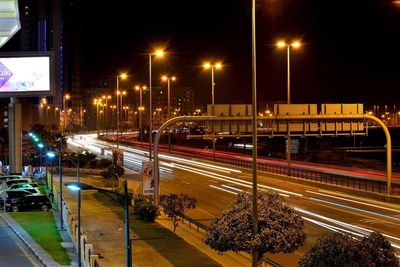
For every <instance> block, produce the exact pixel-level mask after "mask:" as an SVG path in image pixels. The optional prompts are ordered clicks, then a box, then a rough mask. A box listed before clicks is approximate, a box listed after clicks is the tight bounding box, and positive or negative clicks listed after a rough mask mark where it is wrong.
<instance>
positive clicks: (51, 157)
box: [46, 150, 56, 193]
mask: <svg viewBox="0 0 400 267" xmlns="http://www.w3.org/2000/svg"><path fill="white" fill-rule="evenodd" d="M46 155H47V157H48V158H49V159H50V190H51V192H52V193H53V192H54V190H53V189H54V188H53V159H54V158H55V156H56V153H54V151H51V150H50V151H48V152H47V153H46Z"/></svg>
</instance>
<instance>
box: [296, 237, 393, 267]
mask: <svg viewBox="0 0 400 267" xmlns="http://www.w3.org/2000/svg"><path fill="white" fill-rule="evenodd" d="M299 266H301V267H314V266H315V267H316V266H349V267H350V266H351V267H353V266H354V267H363V266H374V267H397V266H399V260H398V259H397V257H396V254H395V252H394V250H393V247H392V246H391V244H390V242H389V241H388V240H387V239H386V238H385V237H384V236H382V235H381V234H380V233H377V232H373V233H371V234H370V235H369V236H366V237H364V238H363V239H362V240H356V239H354V238H352V237H351V236H349V235H344V234H341V233H333V234H330V235H328V236H325V237H321V238H320V239H318V240H317V242H316V244H315V245H314V246H312V247H311V248H310V249H309V250H308V251H307V252H306V253H305V254H304V255H303V257H302V258H301V259H300V262H299Z"/></svg>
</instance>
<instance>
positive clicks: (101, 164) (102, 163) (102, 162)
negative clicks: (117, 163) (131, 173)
mask: <svg viewBox="0 0 400 267" xmlns="http://www.w3.org/2000/svg"><path fill="white" fill-rule="evenodd" d="M111 164H112V161H111V160H109V159H104V158H102V159H100V162H99V167H100V168H107V167H110V166H111Z"/></svg>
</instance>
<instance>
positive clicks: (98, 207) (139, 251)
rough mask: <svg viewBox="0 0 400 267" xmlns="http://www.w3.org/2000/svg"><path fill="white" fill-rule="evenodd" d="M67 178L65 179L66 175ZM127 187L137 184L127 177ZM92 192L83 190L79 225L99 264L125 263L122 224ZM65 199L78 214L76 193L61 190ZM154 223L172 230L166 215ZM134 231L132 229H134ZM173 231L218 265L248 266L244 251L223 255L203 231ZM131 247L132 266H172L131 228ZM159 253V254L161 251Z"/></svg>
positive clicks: (185, 228)
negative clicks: (98, 259)
mask: <svg viewBox="0 0 400 267" xmlns="http://www.w3.org/2000/svg"><path fill="white" fill-rule="evenodd" d="M66 180H68V178H66ZM82 182H84V183H88V184H92V185H94V186H98V187H101V181H99V180H98V179H93V178H92V179H86V178H83V179H82ZM128 186H129V189H131V190H135V189H136V190H137V189H138V185H137V183H135V181H132V180H129V183H128ZM95 193H96V192H95V191H82V192H81V198H82V202H81V203H82V206H81V228H82V231H83V234H84V235H87V237H88V240H89V242H90V243H92V244H93V248H94V250H95V251H96V253H99V254H100V255H101V256H102V257H104V258H102V259H100V261H99V264H100V266H107V267H108V266H125V242H124V240H125V239H124V238H125V236H124V224H123V220H122V219H121V218H119V217H118V216H117V215H116V214H115V213H114V212H113V211H112V210H111V209H110V208H108V207H106V206H105V204H103V203H102V202H100V201H98V200H97V199H96V198H95V197H94V194H95ZM63 196H64V200H65V202H67V203H68V206H69V207H70V209H71V211H72V213H73V214H75V215H76V214H77V208H76V207H77V205H76V199H77V198H76V193H75V192H71V191H69V190H64V192H63ZM156 222H157V223H158V224H159V225H161V226H163V227H165V228H167V229H171V226H172V225H171V221H169V220H168V219H166V218H165V217H163V216H161V217H159V218H158V219H157V220H156ZM133 230H134V229H133ZM176 234H177V235H178V236H179V237H181V238H182V239H184V240H185V241H186V242H187V243H188V244H190V245H192V246H193V247H195V248H196V249H197V250H198V251H200V252H202V253H203V254H205V255H207V256H208V257H210V258H211V259H213V260H214V261H215V262H216V263H218V264H220V265H221V266H229V267H235V266H251V260H250V258H249V257H248V255H246V254H244V253H243V254H236V253H226V254H224V256H221V255H218V253H217V252H215V251H214V250H212V249H211V248H209V247H208V246H207V245H205V244H204V243H203V241H202V238H203V236H204V233H203V232H197V231H196V229H193V228H190V227H189V226H188V225H186V224H182V223H180V224H179V227H178V228H177V231H176ZM131 239H132V248H133V254H132V259H133V266H140V267H142V266H152V267H153V266H154V267H157V266H160V267H161V266H174V265H173V263H171V262H170V261H169V260H168V259H167V258H166V257H168V256H166V253H162V251H160V250H158V251H157V249H156V248H155V247H153V246H151V245H149V243H150V244H151V242H146V240H140V239H139V240H138V238H137V236H136V235H134V233H133V231H132V230H131ZM160 252H161V253H160ZM179 266H198V265H196V262H187V264H184V265H179Z"/></svg>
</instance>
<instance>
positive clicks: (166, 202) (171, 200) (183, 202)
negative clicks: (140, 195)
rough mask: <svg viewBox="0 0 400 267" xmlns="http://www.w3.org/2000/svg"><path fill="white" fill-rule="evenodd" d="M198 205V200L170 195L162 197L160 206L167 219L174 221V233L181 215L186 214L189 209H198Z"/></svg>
mask: <svg viewBox="0 0 400 267" xmlns="http://www.w3.org/2000/svg"><path fill="white" fill-rule="evenodd" d="M196 203H197V200H196V199H195V198H194V197H189V196H188V195H186V194H185V195H184V194H180V195H176V194H170V195H162V196H160V206H161V207H162V209H163V211H164V212H165V214H166V215H167V217H168V218H169V219H170V220H172V223H173V226H174V233H175V231H176V228H177V227H178V221H179V218H180V215H181V214H183V213H185V211H186V210H188V209H194V208H196Z"/></svg>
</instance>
